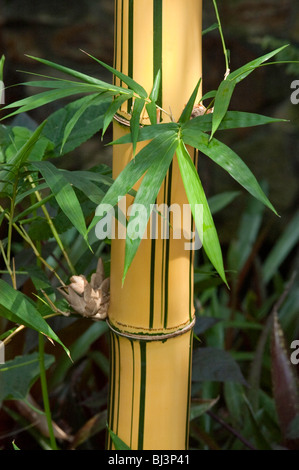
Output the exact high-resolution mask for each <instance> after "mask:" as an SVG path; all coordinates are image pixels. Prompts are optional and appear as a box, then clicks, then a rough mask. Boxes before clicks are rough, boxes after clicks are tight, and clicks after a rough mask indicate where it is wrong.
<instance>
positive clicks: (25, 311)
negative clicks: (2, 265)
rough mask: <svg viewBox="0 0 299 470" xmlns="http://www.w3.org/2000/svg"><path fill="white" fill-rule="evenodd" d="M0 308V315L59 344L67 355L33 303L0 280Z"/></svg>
mask: <svg viewBox="0 0 299 470" xmlns="http://www.w3.org/2000/svg"><path fill="white" fill-rule="evenodd" d="M0 306H1V307H2V308H1V315H2V316H3V317H5V318H7V319H8V320H10V321H13V322H15V323H19V324H21V325H25V326H26V327H28V328H31V329H33V330H36V331H38V332H40V333H43V334H44V335H46V336H48V337H49V338H51V339H53V341H56V342H57V343H59V344H60V345H61V346H62V347H63V348H64V350H65V351H66V352H67V354H69V351H68V349H67V348H66V347H65V346H64V344H63V343H62V342H61V341H60V339H59V338H58V336H57V335H56V333H55V332H54V331H53V330H52V329H51V327H50V326H49V325H48V323H47V322H46V321H45V320H44V318H43V317H42V316H41V315H40V313H39V312H38V310H37V309H36V307H35V305H34V303H33V302H32V301H31V300H30V299H29V298H28V297H27V296H26V295H24V294H23V293H22V292H20V291H17V290H15V289H13V288H12V287H11V286H10V285H9V284H7V283H6V282H4V281H3V280H2V279H0Z"/></svg>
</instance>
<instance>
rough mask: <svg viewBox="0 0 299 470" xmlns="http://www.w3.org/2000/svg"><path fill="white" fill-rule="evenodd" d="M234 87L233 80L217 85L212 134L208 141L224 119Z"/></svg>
mask: <svg viewBox="0 0 299 470" xmlns="http://www.w3.org/2000/svg"><path fill="white" fill-rule="evenodd" d="M235 85H236V82H235V81H233V80H223V81H222V82H221V83H220V85H219V88H218V90H217V93H216V97H215V103H214V111H213V114H212V132H211V137H210V139H212V137H213V135H214V134H215V132H216V131H217V129H218V127H219V125H220V123H221V121H222V119H223V118H224V116H225V114H226V112H227V110H228V107H229V103H230V100H231V97H232V94H233V92H234V89H235Z"/></svg>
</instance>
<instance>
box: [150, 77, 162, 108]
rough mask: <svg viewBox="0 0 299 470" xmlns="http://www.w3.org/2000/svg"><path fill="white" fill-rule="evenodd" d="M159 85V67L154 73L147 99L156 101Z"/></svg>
mask: <svg viewBox="0 0 299 470" xmlns="http://www.w3.org/2000/svg"><path fill="white" fill-rule="evenodd" d="M160 85H161V70H160V69H159V70H158V72H157V73H156V76H155V80H154V84H153V88H152V91H151V92H150V95H149V99H150V100H152V101H154V102H156V101H157V100H158V97H159V92H160Z"/></svg>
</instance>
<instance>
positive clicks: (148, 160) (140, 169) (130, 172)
mask: <svg viewBox="0 0 299 470" xmlns="http://www.w3.org/2000/svg"><path fill="white" fill-rule="evenodd" d="M174 134H175V135H176V133H175V132H173V131H168V132H165V133H163V134H162V135H158V136H157V137H156V138H154V139H153V140H151V141H150V142H149V144H147V145H146V146H145V147H143V148H142V149H141V150H140V151H139V152H138V153H137V155H136V157H135V158H134V159H133V160H131V161H130V163H128V165H126V166H125V168H124V169H123V171H122V172H121V173H120V174H119V175H118V177H117V178H116V180H115V181H114V183H113V184H112V186H111V187H110V188H109V190H108V191H107V193H106V194H105V196H104V198H103V200H102V202H101V204H108V205H111V206H112V207H114V206H116V204H117V203H118V201H119V200H120V199H121V198H122V197H123V196H125V195H126V194H127V193H128V192H129V191H130V190H131V189H132V188H133V186H134V185H135V184H136V183H137V181H138V180H139V179H140V178H141V177H142V175H143V174H144V173H145V172H146V171H147V170H148V168H149V167H150V165H152V164H153V163H154V162H155V160H157V159H159V158H160V155H161V149H163V147H164V145H165V140H167V139H170V138H171V137H173V135H174ZM100 219H101V217H100V216H95V217H94V219H93V220H92V222H91V224H90V225H89V227H88V231H87V233H88V232H89V231H90V230H91V229H92V228H93V227H94V226H95V225H96V224H97V222H98V221H99V220H100Z"/></svg>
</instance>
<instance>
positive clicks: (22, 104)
mask: <svg viewBox="0 0 299 470" xmlns="http://www.w3.org/2000/svg"><path fill="white" fill-rule="evenodd" d="M95 91H97V87H96V86H93V85H84V84H78V85H74V86H72V87H68V88H67V89H62V90H61V89H58V90H56V89H55V90H50V91H45V92H42V93H38V94H37V95H33V96H29V97H28V98H24V99H22V100H19V101H15V102H14V103H11V104H9V105H7V106H5V107H4V108H3V109H9V108H18V109H17V110H16V111H14V112H12V113H10V114H9V115H8V116H5V117H4V118H2V119H7V118H9V117H12V116H15V115H16V114H20V113H26V112H28V111H32V110H33V109H36V108H40V107H41V106H45V105H47V104H49V103H52V102H53V101H57V100H60V99H63V98H67V97H68V96H72V95H76V94H80V93H91V92H93V93H94V92H95ZM99 92H100V90H99Z"/></svg>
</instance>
